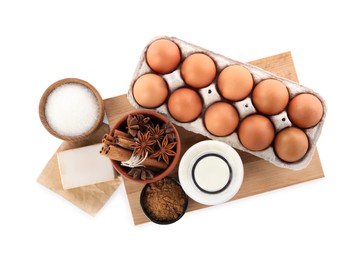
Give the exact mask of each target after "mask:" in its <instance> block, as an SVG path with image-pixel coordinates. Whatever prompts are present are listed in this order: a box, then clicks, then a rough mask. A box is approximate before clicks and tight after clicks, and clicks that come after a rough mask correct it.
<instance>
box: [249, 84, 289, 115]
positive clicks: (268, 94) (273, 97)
mask: <svg viewBox="0 0 364 260" xmlns="http://www.w3.org/2000/svg"><path fill="white" fill-rule="evenodd" d="M288 100H289V93H288V90H287V87H286V86H285V85H284V84H283V83H282V82H280V81H278V80H275V79H266V80H263V81H261V82H259V83H258V85H257V86H256V87H255V88H254V90H253V94H252V101H253V104H254V106H255V108H256V109H257V110H258V111H259V112H261V113H263V114H266V115H275V114H278V113H280V112H282V111H283V110H284V108H285V107H286V106H287V104H288Z"/></svg>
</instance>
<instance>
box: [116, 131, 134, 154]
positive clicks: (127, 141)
mask: <svg viewBox="0 0 364 260" xmlns="http://www.w3.org/2000/svg"><path fill="white" fill-rule="evenodd" d="M114 143H115V144H117V145H119V146H121V147H123V148H126V149H128V150H134V148H133V146H132V145H133V144H135V141H134V140H133V139H131V138H128V137H125V136H121V135H119V136H115V137H114Z"/></svg>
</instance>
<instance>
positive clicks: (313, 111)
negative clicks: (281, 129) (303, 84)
mask: <svg viewBox="0 0 364 260" xmlns="http://www.w3.org/2000/svg"><path fill="white" fill-rule="evenodd" d="M322 115H323V106H322V103H321V101H320V100H319V99H318V98H317V97H316V96H314V95H312V94H300V95H297V96H295V97H294V98H293V99H292V100H291V101H290V102H289V104H288V117H289V119H290V120H291V122H292V123H293V124H295V125H296V126H298V127H300V128H310V127H313V126H315V125H317V124H318V123H319V122H320V120H321V118H322Z"/></svg>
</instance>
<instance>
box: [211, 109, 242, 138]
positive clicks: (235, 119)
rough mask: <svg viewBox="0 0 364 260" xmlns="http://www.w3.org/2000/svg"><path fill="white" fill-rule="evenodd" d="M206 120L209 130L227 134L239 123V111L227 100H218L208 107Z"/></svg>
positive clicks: (223, 134) (212, 132)
mask: <svg viewBox="0 0 364 260" xmlns="http://www.w3.org/2000/svg"><path fill="white" fill-rule="evenodd" d="M204 122H205V126H206V129H207V131H209V132H210V133H211V134H213V135H216V136H227V135H229V134H231V133H232V132H234V130H235V129H236V128H237V126H238V124H239V114H238V111H237V110H236V109H235V107H233V106H232V105H230V104H229V103H226V102H217V103H214V104H212V105H211V106H209V107H208V108H207V109H206V112H205V116H204Z"/></svg>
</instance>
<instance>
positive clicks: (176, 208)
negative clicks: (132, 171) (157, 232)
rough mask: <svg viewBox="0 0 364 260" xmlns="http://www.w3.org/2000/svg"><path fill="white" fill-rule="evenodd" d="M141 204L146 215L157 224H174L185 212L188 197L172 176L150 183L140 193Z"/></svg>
mask: <svg viewBox="0 0 364 260" xmlns="http://www.w3.org/2000/svg"><path fill="white" fill-rule="evenodd" d="M140 206H141V208H142V210H143V212H144V214H145V216H146V217H147V218H148V219H149V220H151V221H152V222H154V223H156V224H161V225H166V224H172V223H174V222H176V221H178V220H179V219H181V218H182V216H183V215H184V214H185V212H186V210H187V206H188V197H187V195H186V193H185V192H184V191H183V189H182V187H181V185H180V184H179V183H178V182H177V181H176V180H175V179H173V178H172V177H169V176H167V177H165V178H163V179H161V180H159V181H157V182H153V183H148V184H146V185H145V186H144V188H143V190H142V192H141V194H140Z"/></svg>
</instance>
